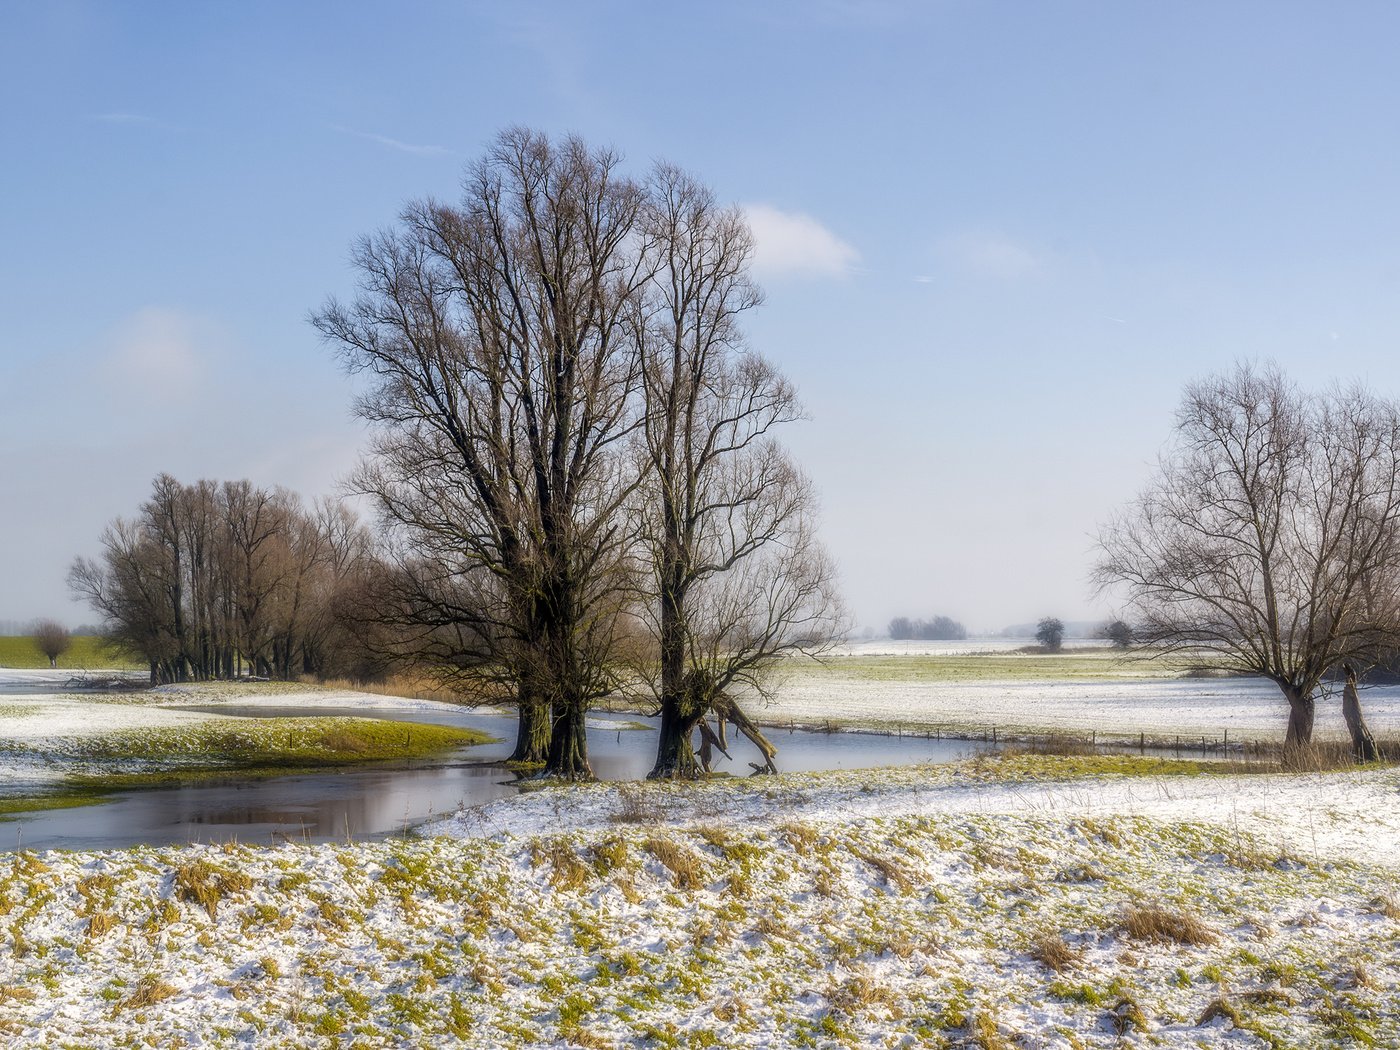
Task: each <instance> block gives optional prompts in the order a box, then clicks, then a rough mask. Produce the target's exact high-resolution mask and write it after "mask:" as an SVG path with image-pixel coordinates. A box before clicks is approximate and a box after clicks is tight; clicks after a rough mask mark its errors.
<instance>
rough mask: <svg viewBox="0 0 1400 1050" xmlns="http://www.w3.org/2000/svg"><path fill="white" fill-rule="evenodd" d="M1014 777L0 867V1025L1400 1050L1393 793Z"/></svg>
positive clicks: (1385, 780) (533, 1042) (630, 807)
mask: <svg viewBox="0 0 1400 1050" xmlns="http://www.w3.org/2000/svg"><path fill="white" fill-rule="evenodd" d="M1029 761H1031V760H1012V761H1010V762H1008V763H999V762H990V763H989V762H981V763H978V762H974V763H970V764H964V765H963V766H961V767H958V768H956V769H950V768H947V767H929V768H927V769H924V770H915V771H905V772H900V773H892V772H889V771H885V772H869V773H860V772H857V773H840V774H809V775H797V776H790V777H781V778H762V779H755V780H748V781H741V782H734V783H717V784H710V785H705V786H703V787H701V788H698V789H695V788H687V787H679V788H676V787H667V786H644V787H626V788H620V787H617V786H607V785H602V786H593V787H588V788H579V789H552V790H547V791H542V792H539V793H536V794H532V795H527V796H522V797H520V798H518V799H514V800H511V801H509V802H506V803H502V804H500V805H497V806H493V807H492V808H491V809H490V810H488V811H486V812H485V813H484V814H483V815H482V816H481V817H480V818H477V819H459V820H454V821H451V822H447V823H445V824H440V825H438V826H437V828H436V829H434V830H437V831H440V832H446V833H448V834H444V835H442V836H439V837H434V838H427V839H423V840H418V841H405V842H387V843H374V844H360V845H351V846H313V847H305V846H302V847H291V846H289V847H286V848H278V849H252V848H246V847H230V848H227V849H214V848H198V847H192V848H182V849H168V850H132V851H124V852H104V853H88V854H83V853H78V854H41V855H32V854H19V855H10V856H9V857H7V858H5V859H4V860H0V949H3V950H0V1032H3V1033H5V1034H6V1035H7V1037H8V1038H9V1040H10V1045H15V1046H48V1045H81V1046H96V1045H118V1044H120V1043H125V1042H128V1041H130V1042H136V1041H145V1042H147V1043H149V1044H151V1045H161V1046H171V1045H196V1046H211V1045H219V1046H223V1045H253V1046H290V1045H296V1046H304V1047H321V1046H324V1047H331V1046H343V1045H360V1046H386V1045H402V1046H426V1045H467V1046H479V1047H505V1046H538V1045H554V1046H573V1047H579V1046H582V1047H604V1046H619V1045H627V1046H639V1047H640V1046H648V1047H654V1046H675V1047H681V1046H696V1047H703V1046H726V1047H728V1046H734V1047H752V1046H764V1047H779V1046H820V1047H827V1046H830V1047H843V1046H852V1047H853V1046H879V1047H893V1046H980V1047H984V1048H1004V1047H1045V1048H1076V1047H1089V1046H1093V1047H1113V1046H1130V1047H1146V1046H1204V1047H1267V1046H1276V1047H1294V1046H1296V1047H1316V1046H1333V1045H1343V1044H1352V1045H1366V1046H1389V1047H1396V1046H1400V1020H1397V1013H1396V1011H1395V1010H1394V1009H1392V1006H1393V1004H1394V1002H1395V1001H1396V996H1397V994H1400V904H1397V901H1396V892H1395V887H1396V884H1397V881H1398V880H1400V868H1398V867H1397V858H1396V855H1395V848H1396V847H1395V842H1396V840H1397V832H1400V827H1397V826H1396V820H1397V818H1396V817H1395V814H1394V810H1395V808H1396V807H1395V805H1394V803H1395V801H1396V796H1397V793H1400V778H1397V775H1396V774H1395V773H1391V772H1383V773H1376V772H1370V773H1363V774H1359V775H1357V774H1336V775H1328V776H1312V777H1305V778H1297V779H1282V778H1273V777H1268V778H1266V777H1257V778H1255V777H1249V778H1238V777H1221V776H1158V777H1117V776H1103V775H1099V776H1091V777H1087V778H1086V777H1080V778H1077V779H1064V778H1059V777H1058V775H1057V773H1056V762H1057V761H1064V762H1069V761H1070V760H1055V759H1044V760H1034V761H1035V762H1039V763H1041V766H1040V767H1039V768H1038V769H1037V768H1032V766H1028V765H1026V763H1027V762H1029ZM1034 772H1038V773H1039V774H1040V775H1041V776H1042V777H1043V776H1047V775H1048V776H1049V777H1050V778H1051V779H1050V780H1049V781H1048V782H1046V781H1043V780H1032V779H1027V778H1028V777H1029V776H1030V774H1032V773H1034ZM1154 938H1155V939H1154Z"/></svg>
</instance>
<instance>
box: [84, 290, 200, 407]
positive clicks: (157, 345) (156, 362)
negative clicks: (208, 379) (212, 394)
mask: <svg viewBox="0 0 1400 1050" xmlns="http://www.w3.org/2000/svg"><path fill="white" fill-rule="evenodd" d="M216 338H217V335H216V333H214V332H213V331H212V326H211V325H210V324H209V323H208V322H207V321H205V320H203V319H202V318H199V317H196V316H194V315H191V314H187V313H183V312H181V311H179V310H172V309H169V308H166V307H161V306H147V307H143V308H142V309H140V310H137V311H136V313H134V314H132V315H131V316H130V317H128V318H126V319H125V320H123V321H122V322H121V323H120V324H118V325H117V327H116V328H115V330H114V331H113V332H112V335H111V338H110V349H109V351H108V353H107V358H106V372H107V375H108V378H109V380H110V381H112V382H113V383H114V384H116V385H118V386H120V387H123V388H126V389H128V390H130V391H131V392H133V393H136V394H143V395H156V396H158V397H171V396H175V397H178V396H183V395H187V394H192V393H193V392H194V391H195V388H196V387H197V385H198V381H199V379H200V377H201V374H202V373H203V354H202V353H201V347H203V346H207V345H208V344H209V343H210V342H211V340H212V339H216Z"/></svg>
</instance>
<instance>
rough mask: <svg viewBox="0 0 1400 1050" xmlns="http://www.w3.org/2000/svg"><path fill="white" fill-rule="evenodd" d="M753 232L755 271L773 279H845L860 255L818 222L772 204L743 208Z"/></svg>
mask: <svg viewBox="0 0 1400 1050" xmlns="http://www.w3.org/2000/svg"><path fill="white" fill-rule="evenodd" d="M744 217H745V218H746V219H747V220H748V223H749V228H750V229H752V230H753V236H754V242H755V251H754V269H755V270H756V271H757V272H758V273H760V274H767V275H770V276H804V277H844V276H846V275H847V274H849V273H851V272H852V270H853V269H854V267H855V264H856V263H857V262H859V261H860V252H858V251H857V250H856V249H855V247H854V246H852V245H851V244H849V243H847V242H846V241H843V240H842V239H841V238H840V237H838V236H836V234H834V233H832V232H831V231H830V230H828V229H827V228H826V227H825V226H823V225H822V224H821V223H820V222H818V221H817V220H816V219H814V218H812V216H810V215H805V214H803V213H802V212H790V211H782V210H781V209H778V208H775V207H773V206H772V205H770V204H746V205H744Z"/></svg>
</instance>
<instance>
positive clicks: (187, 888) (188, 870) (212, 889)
mask: <svg viewBox="0 0 1400 1050" xmlns="http://www.w3.org/2000/svg"><path fill="white" fill-rule="evenodd" d="M252 887H253V880H252V879H250V878H248V876H247V875H244V874H243V873H242V872H240V871H227V870H225V869H223V868H217V867H215V866H214V865H213V864H210V863H209V862H208V861H203V860H193V861H190V862H189V863H188V864H181V865H179V866H178V867H177V868H176V869H175V894H176V896H177V897H179V898H180V900H182V901H188V902H190V903H192V904H198V905H200V906H201V907H202V908H203V909H204V910H205V911H207V912H208V913H209V918H211V919H216V918H218V914H219V902H220V901H221V900H223V899H224V897H226V896H227V895H228V894H230V893H246V892H247V891H248V890H250V889H252Z"/></svg>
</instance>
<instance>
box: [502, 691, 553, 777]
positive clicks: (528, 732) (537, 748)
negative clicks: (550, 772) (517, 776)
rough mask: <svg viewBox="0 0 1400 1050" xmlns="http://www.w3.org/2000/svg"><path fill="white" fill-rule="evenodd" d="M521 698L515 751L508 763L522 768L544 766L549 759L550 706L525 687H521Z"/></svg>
mask: <svg viewBox="0 0 1400 1050" xmlns="http://www.w3.org/2000/svg"><path fill="white" fill-rule="evenodd" d="M519 697H520V698H519V700H518V701H517V703H516V709H517V712H518V714H519V728H518V729H517V730H516V734H515V750H514V751H512V752H511V754H510V758H509V759H507V760H506V761H508V762H511V763H513V764H516V765H520V766H530V767H535V766H543V765H544V764H545V762H546V761H547V760H548V759H549V737H550V726H549V705H548V704H546V703H544V702H543V701H542V700H540V699H539V697H537V696H534V695H533V694H531V693H530V691H529V690H527V689H526V688H525V687H524V686H521V687H520V693H519Z"/></svg>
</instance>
